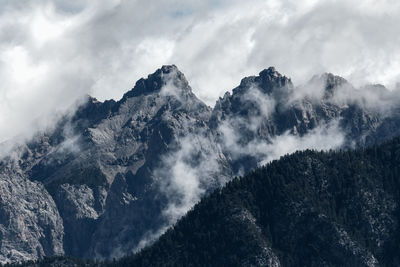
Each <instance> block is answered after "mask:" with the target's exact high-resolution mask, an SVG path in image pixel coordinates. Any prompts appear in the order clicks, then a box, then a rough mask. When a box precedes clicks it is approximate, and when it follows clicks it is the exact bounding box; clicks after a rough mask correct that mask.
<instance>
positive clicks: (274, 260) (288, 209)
mask: <svg viewBox="0 0 400 267" xmlns="http://www.w3.org/2000/svg"><path fill="white" fill-rule="evenodd" d="M399 173H400V137H397V138H395V139H393V140H391V141H389V142H385V143H384V144H381V145H378V146H373V147H371V148H368V149H364V148H363V149H358V150H350V151H349V150H347V151H345V150H341V151H336V152H333V151H331V152H317V151H312V150H306V151H302V152H296V153H294V154H291V155H286V156H283V157H282V158H280V159H279V160H275V161H273V162H271V163H269V164H267V165H266V166H264V167H262V168H259V169H256V170H254V171H252V172H250V173H249V174H248V175H246V176H244V177H242V178H235V179H233V180H232V181H230V182H228V183H227V185H226V186H225V187H223V188H222V189H217V190H215V191H214V192H213V193H211V194H210V195H208V196H207V197H205V198H203V199H202V200H201V201H200V202H199V203H198V204H196V205H195V206H194V207H193V209H191V210H190V211H189V212H188V213H187V215H185V216H184V217H183V218H182V219H181V220H180V221H179V222H178V223H177V224H176V225H174V227H172V228H170V229H169V230H168V231H167V232H166V233H165V234H164V235H162V236H161V237H160V239H159V240H158V241H156V242H155V243H154V244H153V245H151V246H149V247H147V248H145V249H143V250H142V251H141V252H139V253H138V254H136V255H131V256H126V257H124V258H122V259H120V260H118V261H113V262H93V261H82V260H76V259H71V258H65V257H55V258H47V259H45V260H43V261H39V262H27V263H25V264H24V265H21V266H32V267H33V266H399V264H400V247H399V242H400V227H399V220H400V213H399V206H400V179H399V177H400V176H399ZM18 266H20V265H18Z"/></svg>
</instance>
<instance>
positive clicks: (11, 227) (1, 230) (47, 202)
mask: <svg viewBox="0 0 400 267" xmlns="http://www.w3.org/2000/svg"><path fill="white" fill-rule="evenodd" d="M0 221H1V223H0V261H1V262H3V263H4V262H15V261H24V260H29V259H32V258H38V257H43V256H44V255H61V254H63V253H64V249H63V236H64V228H63V221H62V219H61V217H60V215H59V213H58V210H57V207H56V205H55V203H54V201H53V199H52V198H51V196H50V195H49V194H48V193H47V191H46V189H45V188H44V186H43V185H41V184H40V183H36V182H32V181H30V180H29V179H27V178H26V177H25V176H23V175H22V174H20V173H14V172H13V171H10V170H8V169H7V168H6V167H4V166H2V167H1V173H0Z"/></svg>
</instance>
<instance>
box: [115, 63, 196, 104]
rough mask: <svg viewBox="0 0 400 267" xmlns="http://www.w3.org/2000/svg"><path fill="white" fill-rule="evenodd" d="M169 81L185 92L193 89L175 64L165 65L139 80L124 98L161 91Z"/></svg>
mask: <svg viewBox="0 0 400 267" xmlns="http://www.w3.org/2000/svg"><path fill="white" fill-rule="evenodd" d="M168 83H170V84H172V85H173V86H174V87H176V88H179V89H181V90H183V91H185V92H191V91H192V89H191V88H190V86H189V83H188V81H187V80H186V78H185V75H184V74H183V73H182V72H181V71H180V70H179V69H178V68H177V67H176V66H175V65H164V66H162V67H161V68H159V69H158V70H156V71H155V72H154V73H153V74H150V75H148V76H147V78H141V79H140V80H138V81H137V82H136V84H135V86H134V87H133V89H132V90H130V91H129V92H127V93H126V94H124V96H123V97H122V100H124V99H126V98H129V97H134V96H139V95H147V94H152V93H155V92H159V91H160V90H161V89H162V87H163V86H165V85H167V84H168Z"/></svg>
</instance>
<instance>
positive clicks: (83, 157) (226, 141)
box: [0, 65, 400, 262]
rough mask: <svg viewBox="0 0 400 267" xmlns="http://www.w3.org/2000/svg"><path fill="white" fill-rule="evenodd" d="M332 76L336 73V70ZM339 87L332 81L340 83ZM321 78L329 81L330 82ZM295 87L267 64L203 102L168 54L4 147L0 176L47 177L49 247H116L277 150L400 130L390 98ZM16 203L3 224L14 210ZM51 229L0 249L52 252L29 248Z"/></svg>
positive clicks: (110, 252) (147, 238)
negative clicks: (119, 88)
mask: <svg viewBox="0 0 400 267" xmlns="http://www.w3.org/2000/svg"><path fill="white" fill-rule="evenodd" d="M328 76H329V75H328ZM321 77H322V78H321ZM321 77H320V80H321V79H322V81H323V79H324V78H323V76H321ZM339 81H341V80H340V79H339ZM328 84H334V86H336V87H337V86H339V85H340V83H339V82H338V83H336V82H335V78H333V82H332V83H328ZM307 86H309V88H311V87H312V86H314V85H313V84H311V85H306V87H307ZM328 87H329V86H328ZM336 87H332V88H330V90H331V89H332V90H331V91H332V92H335V94H339V95H340V93H342V92H341V88H340V87H338V88H336ZM351 88H352V87H351ZM318 89H321V90H323V91H324V92H325V90H326V84H325V83H324V82H322V87H321V88H318ZM295 92H300V89H299V90H298V87H294V85H293V84H292V82H291V80H290V79H289V78H287V77H285V76H283V75H281V74H279V73H278V72H277V71H276V70H275V69H274V68H272V67H271V68H268V69H265V70H263V71H261V72H260V74H259V75H258V76H251V77H247V78H244V79H242V81H241V82H240V84H239V86H238V87H236V88H235V89H233V90H232V93H227V94H225V96H224V97H223V98H220V99H219V100H217V102H216V105H215V107H214V108H210V107H208V106H207V105H206V104H204V103H203V102H202V101H201V100H199V99H198V98H197V97H196V96H195V94H194V93H193V92H192V89H191V88H190V85H189V83H188V81H187V80H186V78H185V76H184V75H183V73H181V72H180V71H179V70H178V69H177V67H176V66H174V65H170V66H163V67H161V68H160V69H158V70H157V71H155V72H154V73H153V74H150V75H149V76H148V77H147V78H146V79H144V78H142V79H140V80H139V81H138V82H136V84H135V86H134V87H133V89H131V90H130V91H128V92H127V93H126V94H124V96H123V97H122V98H121V99H120V100H118V101H114V100H106V101H104V102H100V101H97V100H95V98H91V97H88V98H87V101H86V103H85V104H84V105H82V106H80V107H79V108H78V110H77V111H76V112H75V113H74V114H73V115H72V116H67V117H66V118H63V119H62V120H60V122H59V123H58V125H57V127H55V129H54V130H52V131H50V132H47V133H41V134H38V136H37V137H36V138H35V139H34V140H32V141H31V142H29V143H28V144H26V145H23V146H21V147H20V148H19V149H18V150H17V151H19V155H17V156H15V157H14V158H12V157H9V158H5V159H3V160H2V161H1V162H0V171H1V172H3V171H4V168H6V167H7V168H10V169H11V170H12V171H11V173H12V174H10V175H8V177H3V178H2V179H10V177H13V176H15V177H17V176H18V175H20V176H21V177H22V178H18V179H23V180H24V181H28V182H29V181H32V182H34V183H37V184H39V185H43V186H44V187H45V190H44V196H43V199H40V198H39V199H38V200H37V201H38V202H40V201H44V202H48V200H47V198H46V197H45V195H46V194H48V195H49V196H50V198H51V199H52V200H53V201H54V203H55V207H54V209H53V211H54V212H53V214H52V216H51V217H52V219H53V220H55V221H56V220H57V218H61V221H62V223H58V224H56V225H53V226H52V229H51V231H54V232H56V233H59V236H58V237H57V240H62V242H61V244H62V250H60V249H56V251H61V253H62V251H64V253H65V254H66V255H71V256H75V257H86V258H112V257H117V258H118V257H121V256H123V255H125V254H127V253H129V252H131V251H135V250H138V249H141V248H142V246H145V245H147V244H150V243H152V242H153V241H154V240H155V239H156V238H157V237H158V236H159V235H160V234H161V233H162V232H163V231H165V229H167V228H168V227H169V226H170V225H172V224H174V223H175V222H176V221H177V220H178V219H179V218H180V217H181V216H182V215H184V214H185V212H186V211H187V210H188V209H190V208H191V207H192V206H193V205H194V204H195V203H197V202H198V201H199V200H200V199H201V197H203V196H204V195H207V194H209V193H210V192H212V191H213V190H215V189H216V188H219V187H221V186H222V185H224V184H225V183H226V182H227V181H229V180H230V179H231V178H232V177H233V176H235V175H241V174H245V173H247V172H249V171H251V170H252V169H254V168H256V167H258V166H259V165H260V164H261V163H263V162H265V161H269V160H270V159H274V158H277V157H279V156H280V153H282V152H281V151H284V152H285V151H287V152H290V151H294V150H296V149H298V148H301V149H302V148H308V147H310V146H311V147H316V148H324V149H325V148H328V149H329V148H339V147H347V148H349V147H358V146H368V145H372V144H375V143H380V142H382V141H384V140H388V139H390V138H391V137H393V136H395V135H398V134H400V115H399V113H398V112H397V111H396V112H395V109H394V111H393V112H392V110H391V111H390V112H387V113H384V114H383V113H380V111H376V110H374V109H370V108H369V107H368V106H363V105H361V104H359V103H358V102H354V101H353V102H351V101H349V103H346V105H343V104H342V103H340V102H338V100H336V99H335V94H333V95H331V96H329V98H321V99H318V100H315V99H308V97H306V95H305V96H304V95H303V96H301V97H299V96H296V97H294V98H293V94H294V93H295ZM339 100H340V99H339ZM288 144H289V145H290V146H289V147H287V148H286V147H285V146H287V145H288ZM16 154H18V153H16ZM15 179H17V178H15ZM4 190H5V192H11V191H12V190H13V188H11V189H10V188H8V187H4ZM28 197H29V196H28V195H27V194H25V195H24V193H23V192H21V198H22V199H24V198H28ZM3 206H4V207H6V208H10V209H13V207H9V206H8V205H7V203H4V204H3ZM49 206H51V203H50V202H49ZM149 210H152V213H151V214H150V213H149V212H148V211H149ZM14 211H15V209H14ZM12 214H14V213H12ZM12 214H11V215H10V216H9V217H6V218H4V220H2V219H1V218H0V225H7V224H6V221H13V222H14V221H15V222H17V221H18V217H17V216H15V215H12ZM21 216H22V218H26V217H28V213H23V214H21ZM33 224H34V225H35V227H37V228H38V229H40V228H41V227H42V226H43V227H44V225H41V224H42V223H41V222H40V221H39V220H37V221H35V222H33ZM44 228H45V227H44ZM4 231H8V230H7V228H6V227H5V228H4ZM3 236H5V235H1V238H3ZM7 238H8V239H5V240H4V242H11V241H12V242H16V244H17V243H18V242H17V241H19V239H18V238H16V239H15V240H12V238H11V237H7ZM48 238H49V237H48V236H47V235H46V234H42V236H40V238H39V237H32V238H31V239H27V240H26V241H24V242H25V243H22V244H17V245H15V247H13V248H12V249H10V250H8V251H7V252H3V255H2V256H3V258H2V259H3V260H2V261H3V262H6V261H18V260H26V259H35V258H38V257H42V256H44V255H43V254H45V255H49V254H50V255H52V253H51V252H50V253H42V252H40V253H39V252H35V249H31V247H35V246H36V244H39V245H38V247H39V249H38V250H37V251H41V249H42V247H41V246H44V245H45V243H46V244H47V243H49V240H48ZM40 240H42V241H40ZM50 243H51V242H50ZM57 246H58V247H59V246H60V245H57ZM26 247H29V249H26ZM55 248H57V247H56V246H55ZM24 253H25V254H24ZM21 254H24V255H29V256H28V258H26V257H21V256H20V255H21ZM53 254H57V253H53Z"/></svg>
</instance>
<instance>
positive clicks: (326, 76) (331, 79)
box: [308, 72, 353, 99]
mask: <svg viewBox="0 0 400 267" xmlns="http://www.w3.org/2000/svg"><path fill="white" fill-rule="evenodd" d="M308 85H311V86H317V87H321V88H323V90H324V95H323V97H324V99H329V98H332V97H333V96H334V95H335V93H336V92H337V90H338V89H339V88H342V87H346V88H353V86H352V85H351V84H350V83H349V82H348V81H347V80H346V79H344V78H343V77H340V76H338V75H334V74H332V73H328V72H326V73H323V74H321V75H314V76H313V77H312V78H311V80H310V81H309V82H308Z"/></svg>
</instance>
